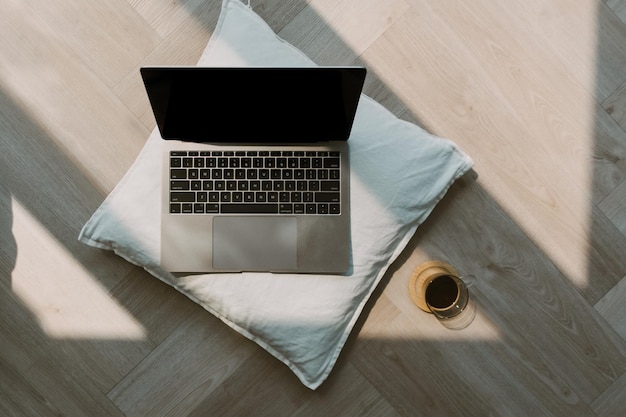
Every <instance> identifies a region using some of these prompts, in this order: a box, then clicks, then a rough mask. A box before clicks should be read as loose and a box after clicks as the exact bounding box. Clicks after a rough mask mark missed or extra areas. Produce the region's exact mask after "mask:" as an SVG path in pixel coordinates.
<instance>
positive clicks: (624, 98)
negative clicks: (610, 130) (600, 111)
mask: <svg viewBox="0 0 626 417" xmlns="http://www.w3.org/2000/svg"><path fill="white" fill-rule="evenodd" d="M602 107H603V108H604V109H605V110H606V111H607V113H609V114H610V115H611V117H612V118H613V119H615V121H616V122H617V123H618V124H619V125H620V126H621V127H622V129H624V130H626V83H624V84H622V85H621V86H620V87H619V88H618V89H617V90H615V92H613V94H611V96H610V97H609V98H607V99H606V100H605V101H604V103H602Z"/></svg>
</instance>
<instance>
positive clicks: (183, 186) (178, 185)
mask: <svg viewBox="0 0 626 417" xmlns="http://www.w3.org/2000/svg"><path fill="white" fill-rule="evenodd" d="M170 190H172V191H187V190H189V181H170Z"/></svg>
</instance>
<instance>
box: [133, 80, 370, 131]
mask: <svg viewBox="0 0 626 417" xmlns="http://www.w3.org/2000/svg"><path fill="white" fill-rule="evenodd" d="M141 72H142V76H143V78H144V83H145V85H146V89H147V92H148V97H149V99H150V102H151V104H152V107H153V110H154V114H155V118H156V120H157V124H158V126H159V129H160V131H161V135H162V137H163V138H164V139H179V140H186V141H195V142H245V143H256V142H263V143H271V142H316V141H328V140H347V138H348V136H349V134H350V129H351V127H352V120H353V117H354V112H355V110H356V106H357V104H358V100H359V95H360V92H361V88H362V85H363V80H364V77H365V69H364V68H360V67H344V68H336V67H317V68H142V70H141Z"/></svg>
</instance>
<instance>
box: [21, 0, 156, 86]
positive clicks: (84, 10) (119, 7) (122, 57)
mask: <svg viewBox="0 0 626 417" xmlns="http://www.w3.org/2000/svg"><path fill="white" fill-rule="evenodd" d="M24 3H27V4H28V5H29V12H30V13H32V14H33V15H37V16H39V17H40V18H41V20H42V21H43V22H45V25H47V26H49V27H50V28H51V30H52V31H53V32H54V36H56V37H58V38H59V40H60V41H62V42H63V43H65V44H66V45H67V47H68V48H69V49H71V50H72V51H74V52H75V53H76V54H77V55H79V56H80V58H81V60H82V61H83V62H85V63H86V65H87V66H88V67H89V69H90V70H91V71H93V72H94V74H96V75H97V76H98V77H99V78H100V79H102V80H103V81H104V82H105V83H106V84H107V85H108V86H113V85H115V84H116V83H117V82H118V81H119V79H120V78H121V77H123V76H124V75H125V74H126V73H127V72H128V71H129V70H130V69H131V68H133V67H134V66H135V65H136V64H137V62H138V61H139V60H141V59H142V58H143V57H145V56H146V55H147V54H149V53H150V52H151V51H152V49H153V48H155V47H156V46H157V45H158V44H159V43H160V42H161V40H162V39H161V36H159V34H158V33H157V32H156V31H154V30H153V29H152V28H151V27H150V26H149V25H148V24H147V23H146V21H145V20H144V19H143V17H141V16H140V15H139V14H138V13H137V12H136V11H135V9H134V8H132V7H131V6H130V5H129V4H128V3H127V2H126V0H111V1H106V2H84V1H81V0H62V1H59V0H28V1H27V2H24Z"/></svg>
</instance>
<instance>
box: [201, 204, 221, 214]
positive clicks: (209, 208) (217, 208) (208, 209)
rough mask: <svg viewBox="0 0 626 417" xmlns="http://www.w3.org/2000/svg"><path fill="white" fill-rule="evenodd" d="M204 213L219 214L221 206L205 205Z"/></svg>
mask: <svg viewBox="0 0 626 417" xmlns="http://www.w3.org/2000/svg"><path fill="white" fill-rule="evenodd" d="M204 211H205V212H206V213H219V211H220V206H219V204H212V203H208V204H205V205H204Z"/></svg>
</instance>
